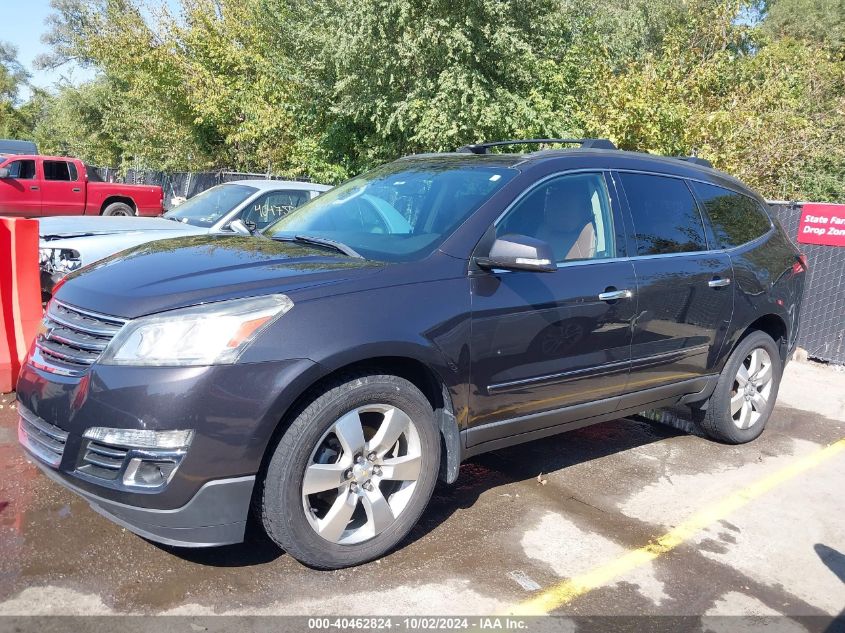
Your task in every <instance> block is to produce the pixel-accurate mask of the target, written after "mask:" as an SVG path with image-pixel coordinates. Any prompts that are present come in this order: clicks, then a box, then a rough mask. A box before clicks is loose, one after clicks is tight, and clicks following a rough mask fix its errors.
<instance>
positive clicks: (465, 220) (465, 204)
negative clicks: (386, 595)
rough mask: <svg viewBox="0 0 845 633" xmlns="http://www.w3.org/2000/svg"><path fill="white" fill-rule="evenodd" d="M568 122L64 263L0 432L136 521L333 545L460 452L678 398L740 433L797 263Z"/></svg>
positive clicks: (397, 515) (702, 192)
mask: <svg viewBox="0 0 845 633" xmlns="http://www.w3.org/2000/svg"><path fill="white" fill-rule="evenodd" d="M523 142H524V141H523ZM579 143H581V146H580V147H579V148H576V149H571V148H570V149H562V150H555V151H540V152H535V153H527V154H513V153H498V154H494V153H488V150H489V148H490V147H491V145H490V144H485V145H476V146H470V147H468V148H466V149H464V151H462V152H457V153H448V154H429V155H422V156H411V157H408V158H404V159H401V160H397V161H396V162H393V163H390V164H388V165H385V166H383V167H380V168H378V169H376V170H374V171H372V172H369V173H367V174H365V175H363V176H359V177H357V178H354V179H353V180H351V181H349V182H347V183H346V184H344V185H341V186H339V187H337V188H335V189H333V190H332V191H330V192H328V193H326V194H325V195H322V196H320V197H319V198H317V199H315V200H312V201H311V202H309V203H307V204H305V205H303V206H301V207H299V208H298V209H296V210H294V211H292V212H291V213H289V214H287V215H286V216H285V217H283V218H282V219H281V220H279V221H278V222H276V223H275V224H272V225H270V226H269V227H268V228H267V229H266V230H265V231H264V232H263V233H262V234H260V235H258V236H255V237H244V236H232V235H210V236H189V237H184V238H179V239H172V240H165V241H158V242H154V243H151V244H146V245H143V246H140V247H138V248H136V249H134V250H130V251H128V252H126V253H123V254H121V255H117V256H113V257H110V258H108V259H105V260H103V261H101V262H99V263H97V264H94V265H93V266H90V267H87V268H85V269H84V270H82V271H77V272H75V273H72V274H71V275H69V277H68V278H67V281H66V282H65V283H64V284H62V286H61V287H60V288H59V289H58V291H57V293H56V295H55V297H54V298H53V300H52V301H51V302H50V305H49V307H48V310H47V314H46V317H45V319H44V327H43V332H42V334H40V335H39V336H38V339H37V341H36V342H35V344H34V346H33V348H32V350H31V352H30V354H29V356H28V359H27V360H26V363H25V367H24V368H23V370H22V372H21V375H20V380H19V383H18V386H17V398H18V402H19V410H20V427H19V438H20V441H21V443H22V444H23V446H24V447H25V448H26V450H27V451H29V453H30V455H32V457H33V458H34V460H35V462H36V463H37V464H38V465H39V466H40V467H41V468H42V470H43V471H44V472H45V473H46V474H47V475H48V476H49V477H50V478H52V479H54V480H55V481H57V482H59V483H60V484H62V485H64V486H66V487H68V488H70V489H71V490H73V491H75V492H77V493H78V494H80V495H82V496H83V497H84V498H85V499H87V500H88V501H89V502H90V503H91V505H92V506H94V508H95V509H96V510H97V511H98V512H99V513H101V514H103V515H105V516H107V517H109V518H111V519H112V520H114V521H115V522H117V523H118V524H120V525H122V526H124V527H126V528H127V529H129V530H132V531H134V532H136V533H138V534H140V535H142V536H143V537H145V538H148V539H151V540H154V541H159V542H162V543H168V544H170V545H178V546H189V547H204V546H212V545H222V544H226V543H235V542H239V541H241V540H242V539H243V537H244V531H245V528H246V525H247V518H248V514H249V512H250V509H251V508H252V509H253V510H254V511H255V513H256V514H255V516H256V518H257V524H258V525H261V526H263V529H264V530H265V531H266V532H267V534H268V535H269V536H270V538H272V539H273V540H274V541H275V542H276V543H278V544H279V545H280V546H281V547H282V548H284V550H285V551H287V552H288V553H289V554H290V555H291V556H293V557H295V558H297V559H298V560H300V561H302V562H304V563H306V564H308V565H311V566H314V567H317V568H339V567H344V566H349V565H355V564H358V563H362V562H364V561H368V560H372V559H374V558H376V557H379V556H382V555H383V554H385V553H386V552H388V551H389V550H391V548H393V547H395V546H396V545H397V544H398V543H399V542H400V541H402V539H403V538H405V537H406V536H407V535H408V533H409V532H410V530H411V529H412V528H413V526H414V524H415V523H416V522H417V521H418V519H419V518H420V516H421V514H422V513H423V510H424V509H425V507H426V504H427V503H428V501H429V498H430V497H431V494H432V490H433V489H434V485H435V482H436V480H437V479H438V478H440V479H442V480H444V481H445V482H454V481H455V480H456V478H457V476H458V468H459V464H460V463H461V462H462V461H463V460H465V459H466V458H468V457H470V456H472V455H476V454H478V453H482V452H485V451H489V450H494V449H499V448H502V447H505V446H510V445H513V444H518V443H521V442H526V441H529V440H537V439H540V438H544V437H547V436H549V435H552V434H556V433H560V432H562V431H566V430H569V429H573V428H578V427H582V426H585V425H588V424H593V423H596V422H601V421H605V420H609V419H613V418H617V417H620V416H625V415H629V414H632V413H636V412H639V411H643V410H648V409H653V408H657V407H664V406H669V405H677V404H679V403H683V404H686V405H689V406H690V407H693V408H694V410H695V411H696V413H695V419H697V420H698V421H699V424H700V425H701V428H702V429H703V431H704V432H705V433H706V434H707V435H709V436H710V437H712V438H714V439H716V440H719V441H722V442H728V443H742V442H748V441H750V440H753V439H754V438H756V437H757V436H758V435H760V433H761V432H762V431H763V428H764V427H765V425H766V421H767V420H768V418H769V416H770V414H771V412H772V407H773V406H774V403H775V398H776V397H777V392H778V385H779V383H780V379H781V375H782V370H783V367H784V364H785V363H786V362H787V360H788V358H789V357H790V353H791V351H792V350H793V348H794V346H795V340H796V333H797V331H798V325H799V317H800V306H801V295H802V292H803V287H804V279H805V276H806V275H805V270H806V261H805V260H804V259H803V258H802V256H801V255H800V254H799V252H798V251H797V250H796V248H795V247H794V246H793V244H792V243H791V242H790V241H789V239H788V238H787V236H786V235H785V234H784V232H783V231H782V230H781V229H780V228H779V227H778V226H777V225H775V224H773V223H772V221H771V219H770V218H769V215H768V213H767V210H766V204H765V201H764V200H763V199H762V198H760V196H758V195H757V194H755V193H754V192H753V191H751V190H749V189H748V188H747V187H745V186H744V185H742V184H741V183H740V182H739V181H737V180H735V179H734V178H732V177H730V176H728V175H726V174H723V173H721V172H718V171H715V170H713V169H712V168H710V167H708V166H706V165H704V164H702V163H703V161H700V160H695V159H694V160H679V159H677V158H664V157H657V156H652V155H646V154H637V153H629V152H623V151H616V150H613V149H610V148H612V144H610V143H609V142H608V141H603V140H586V141H579ZM379 208H382V209H392V210H393V211H395V212H396V213H398V214H400V215H401V216H402V217H403V218H404V219H405V223H399V224H398V225H397V226H395V227H394V226H392V225H390V224H389V223H388V222H386V221H384V218H383V216H382V215H380V214H379V213H378V209H379ZM390 215H391V216H394V215H395V214H394V213H393V212H390Z"/></svg>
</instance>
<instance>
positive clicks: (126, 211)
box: [103, 202, 135, 216]
mask: <svg viewBox="0 0 845 633" xmlns="http://www.w3.org/2000/svg"><path fill="white" fill-rule="evenodd" d="M103 215H110V216H130V215H135V210H134V209H133V208H132V207H130V206H129V205H128V204H126V203H125V202H112V203H111V204H110V205H108V206H107V207H106V208H105V209H103Z"/></svg>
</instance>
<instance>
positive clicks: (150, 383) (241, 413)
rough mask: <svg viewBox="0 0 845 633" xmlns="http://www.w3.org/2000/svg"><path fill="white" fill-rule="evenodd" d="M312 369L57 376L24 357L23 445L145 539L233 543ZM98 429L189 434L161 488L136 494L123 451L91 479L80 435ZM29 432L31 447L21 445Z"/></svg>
mask: <svg viewBox="0 0 845 633" xmlns="http://www.w3.org/2000/svg"><path fill="white" fill-rule="evenodd" d="M315 371H319V370H318V367H317V365H316V364H315V363H313V362H311V361H308V360H303V359H299V360H288V361H271V362H264V363H253V364H244V365H237V364H236V365H225V366H215V367H183V368H176V367H171V368H164V367H162V368H138V367H113V366H101V365H98V364H94V365H93V366H91V367H90V368H89V369H88V370H86V371H85V372H84V373H83V374H82V375H79V376H62V375H58V374H55V373H51V372H48V371H44V370H43V369H41V368H39V367H38V366H37V363H33V362H32V361H31V359H30V361H29V362H27V363H26V364H25V365H24V367H23V368H22V370H21V375H20V378H19V381H18V389H17V396H18V401H19V406H20V413H21V415H22V419H24V420H26V421H27V424H24V423H21V430H20V434H21V444H22V445H23V447H24V448H25V449H26V450H27V452H28V453H29V454H30V455H31V456H32V458H33V460H34V461H36V463H38V465H39V466H40V467H41V469H42V470H44V472H45V473H46V474H47V475H48V476H49V477H50V478H51V479H53V480H55V481H57V482H58V483H60V484H62V485H63V486H65V487H67V488H69V489H71V490H72V491H74V492H76V493H77V494H79V495H81V496H82V497H84V498H85V499H86V500H87V501H88V502H89V503H90V504H91V506H92V508H94V510H96V511H97V512H99V513H100V514H102V515H104V516H106V517H108V518H109V519H111V520H113V521H115V522H116V523H118V524H120V525H122V526H124V527H126V528H127V529H129V530H131V531H133V532H135V533H137V534H139V535H141V536H143V537H145V538H148V539H150V540H154V541H158V542H161V543H166V544H170V545H179V546H191V547H208V546H213V545H223V544H228V543H236V542H240V541H241V540H243V536H244V528H245V526H246V522H247V517H248V514H249V505H250V501H251V496H252V488H253V485H254V482H255V474H256V473H257V472H258V471H259V469H260V465H261V461H262V458H263V456H264V453H265V451H266V450H267V446H268V444H269V443H270V441H271V438H272V436H273V433H274V431H275V429H276V427H277V426H278V423H279V420H281V419H282V417H283V415H284V412H285V411H286V410H287V408H288V407H289V406H290V404H291V402H292V399H293V398H295V397H296V395H297V394H298V393H300V392H301V390H302V389H304V388H305V384H306V383H310V381H311V380H313V376H312V372H315ZM100 426H105V427H110V428H118V429H139V430H140V429H147V430H159V431H164V430H177V429H190V430H193V431H194V436H193V440H192V442H191V444H190V446H189V447H188V448H187V450H186V452H185V453H184V457H183V458H182V459H181V461H180V462H179V465H178V468H177V469H176V470H175V472H174V473H173V475H172V477H171V478H170V479H168V480H167V482H166V484H165V485H163V486H161V487H159V488H157V489H155V490H143V489H137V488H132V487H127V486H126V485H121V477H120V475H121V474H122V473H123V472H125V470H126V463H127V460H129V459H130V458H131V457H132V455H133V453H132V452H131V451H130V452H127V453H126V457H124V456H122V455H117V452H116V451H115V453H113V454H112V457H113V459H117V460H118V461H120V460H123V461H120V464H122V466H119V465H117V464H116V463H115V464H114V468H116V469H118V470H117V471H116V472H117V473H118V475H117V476H115V477H113V478H112V480H111V481H102V480H100V479H98V478H97V477H94V476H92V472H91V470H90V469H89V468H88V464H90V462H91V461H92V460H91V459H90V457H89V455H88V454H87V452H88V451H90V450H91V444H92V443H93V442H89V440H87V439H86V438H85V437H84V434H85V431H86V430H87V429H89V428H91V427H100ZM24 427H25V428H24ZM27 433H28V434H29V435H30V436H33V437H36V438H37V441H35V442H32V441H27V440H28V438H27V437H24V435H26V434H27ZM29 439H31V438H29ZM101 448H102V447H101ZM105 448H106V449H114V448H115V447H113V446H111V445H106V446H105ZM102 454H105V455H109V454H110V453H109V452H108V451H106V452H105V453H102V452H101V455H102ZM113 472H114V471H113ZM94 474H96V473H94ZM98 476H99V475H98Z"/></svg>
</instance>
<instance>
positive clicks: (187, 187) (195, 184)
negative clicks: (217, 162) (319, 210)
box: [88, 167, 302, 209]
mask: <svg viewBox="0 0 845 633" xmlns="http://www.w3.org/2000/svg"><path fill="white" fill-rule="evenodd" d="M88 170H89V173H90V172H94V177H95V178H98V179H99V180H102V181H104V182H122V183H127V184H133V185H159V186H160V187H161V188H162V189H163V190H164V208H165V209H169V208H170V206H171V200H173V199H174V198H190V197H192V196H195V195H196V194H198V193H200V192H202V191H205V190H206V189H210V188H211V187H213V186H214V185H219V184H220V183H223V182H230V181H233V180H246V179H249V178H263V179H270V180H287V179H285V178H282V177H281V176H274V175H272V174H249V173H244V172H236V171H205V172H187V171H186V172H162V171H142V170H135V169H130V170H129V171H127V172H126V173H125V174H120V173H119V172H118V171H117V170H116V169H111V168H108V167H88ZM300 180H302V179H300Z"/></svg>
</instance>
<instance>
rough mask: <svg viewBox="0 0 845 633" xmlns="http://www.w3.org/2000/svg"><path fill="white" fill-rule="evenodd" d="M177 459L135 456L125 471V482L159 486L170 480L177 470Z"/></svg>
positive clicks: (149, 486) (144, 486) (126, 483)
mask: <svg viewBox="0 0 845 633" xmlns="http://www.w3.org/2000/svg"><path fill="white" fill-rule="evenodd" d="M176 466H178V463H177V462H176V461H170V460H149V459H142V458H140V457H135V458H133V459H132V460H131V461H130V462H129V465H128V466H127V467H126V472H125V473H123V484H124V485H125V486H134V487H141V488H157V487H159V486H163V485H164V484H166V483H167V482H169V481H170V478H171V477H172V476H173V473H175V472H176Z"/></svg>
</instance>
